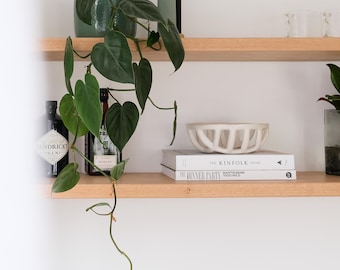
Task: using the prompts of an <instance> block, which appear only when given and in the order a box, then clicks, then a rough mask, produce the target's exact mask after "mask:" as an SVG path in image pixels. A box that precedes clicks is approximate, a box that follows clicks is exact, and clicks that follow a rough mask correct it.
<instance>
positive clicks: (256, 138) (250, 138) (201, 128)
mask: <svg viewBox="0 0 340 270" xmlns="http://www.w3.org/2000/svg"><path fill="white" fill-rule="evenodd" d="M187 130H188V134H189V138H190V140H191V142H192V143H193V145H194V146H195V147H196V148H197V149H198V150H200V151H201V152H204V153H213V152H218V153H223V154H243V153H251V152H255V151H257V150H258V149H259V148H260V147H261V145H262V144H263V143H264V142H265V141H266V139H267V137H268V133H269V125H268V124H267V123H260V124H224V123H189V124H187Z"/></svg>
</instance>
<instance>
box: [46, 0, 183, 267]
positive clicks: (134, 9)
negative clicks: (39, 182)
mask: <svg viewBox="0 0 340 270" xmlns="http://www.w3.org/2000/svg"><path fill="white" fill-rule="evenodd" d="M116 2H118V4H112V6H108V8H110V9H111V10H112V12H111V18H110V22H109V25H107V28H108V29H109V31H108V32H107V33H106V35H105V37H104V42H99V43H97V44H95V45H94V46H93V48H92V50H91V52H90V54H89V55H86V56H82V55H79V53H78V52H77V51H76V50H75V49H74V47H73V43H72V39H71V38H70V37H68V38H67V39H66V46H65V54H64V75H65V85H66V90H67V93H66V94H65V95H64V96H63V97H62V99H61V102H60V107H59V108H60V109H59V111H60V115H61V117H62V120H63V122H64V124H65V126H66V127H67V128H68V130H69V131H70V132H71V133H72V134H74V138H75V139H74V142H73V143H72V144H71V146H70V149H71V150H72V151H74V152H75V153H76V154H78V155H79V156H80V157H82V158H83V159H84V160H86V162H89V163H90V164H91V165H92V166H94V167H95V168H96V169H98V170H99V171H100V172H101V173H102V175H104V176H105V177H107V178H108V179H109V181H110V183H111V184H112V189H113V198H114V205H113V207H111V206H110V205H109V204H107V203H98V204H95V205H93V206H91V207H89V208H88V209H87V210H86V211H89V210H90V211H93V212H94V213H96V214H98V215H101V216H110V238H111V240H112V242H113V244H114V246H115V248H116V250H118V251H119V252H120V253H121V254H122V255H123V256H125V257H126V259H127V260H128V262H129V265H130V269H132V262H131V260H130V258H129V257H128V256H127V255H126V253H125V252H123V251H122V250H121V249H120V248H119V247H118V245H117V243H116V242H115V240H114V238H113V235H112V222H113V221H114V220H115V218H114V216H113V213H114V211H115V208H116V201H117V195H116V188H115V182H116V181H118V179H119V178H120V177H121V176H122V174H123V173H124V168H125V165H126V162H127V161H128V159H126V160H123V161H122V162H120V163H118V164H117V165H116V166H114V167H113V168H112V169H111V170H110V175H107V174H106V173H105V172H103V171H101V170H100V168H98V167H97V166H96V165H95V164H93V163H92V162H91V161H90V160H89V159H88V158H87V157H86V156H85V155H84V154H83V153H82V152H81V151H80V150H79V149H78V148H77V147H76V146H75V142H76V140H77V139H78V138H79V137H81V136H83V135H86V134H87V133H88V132H91V133H92V134H93V135H94V136H96V137H97V138H98V139H99V140H100V138H99V130H100V127H101V125H102V120H103V119H102V110H101V104H100V95H99V93H100V86H99V84H98V81H97V78H96V77H95V76H94V75H93V74H92V72H91V68H92V66H93V67H94V68H95V69H96V70H97V71H98V72H99V73H100V75H102V76H103V77H104V78H106V79H108V80H109V81H114V82H116V83H117V84H130V85H132V88H133V89H131V90H130V91H134V92H135V98H136V99H137V101H138V104H137V105H139V107H138V106H137V105H136V104H135V103H134V101H130V100H126V101H124V102H121V103H122V104H123V105H121V103H120V102H119V101H118V98H116V97H115V96H114V95H113V93H114V92H115V91H126V87H123V89H124V90H123V89H112V88H110V87H108V90H110V95H111V96H112V98H113V100H115V102H114V103H113V104H112V105H111V106H110V108H109V109H108V111H107V113H106V118H105V119H104V120H105V125H106V129H107V132H108V135H109V137H110V138H111V140H112V142H113V143H114V144H115V145H116V147H117V148H118V149H119V151H123V149H124V147H125V145H126V144H127V143H128V141H129V140H130V138H131V137H132V136H133V134H134V132H135V130H136V128H137V125H138V121H139V117H140V115H141V114H142V113H143V112H144V110H145V108H146V104H147V102H148V101H150V103H151V105H153V106H154V107H155V108H157V109H160V110H172V111H173V112H174V120H173V134H172V140H171V144H172V143H173V141H174V139H175V136H176V127H177V103H176V101H174V103H173V107H170V108H161V107H159V106H157V105H156V104H155V103H154V102H153V101H152V99H151V98H150V93H151V89H152V79H153V77H152V74H153V73H152V66H151V64H150V62H149V60H148V59H146V58H145V57H144V56H143V52H142V50H141V49H140V47H141V46H140V42H144V43H145V44H146V46H147V47H149V48H151V49H154V50H160V49H161V47H162V46H163V44H164V47H165V50H166V51H167V53H168V56H169V59H170V61H171V63H172V64H173V66H174V68H175V71H177V70H178V69H179V68H180V67H181V65H182V63H183V61H184V56H185V54H184V48H183V45H182V41H181V38H180V34H179V33H178V30H177V28H176V26H175V25H174V23H173V22H171V21H170V20H168V19H166V18H163V17H162V16H161V14H160V12H159V10H158V8H157V7H156V6H155V5H154V4H153V3H152V2H150V1H148V0H121V1H111V0H108V1H107V3H105V4H108V5H110V3H116ZM95 4H96V0H77V1H76V11H77V15H78V17H79V18H80V19H81V20H82V21H83V22H85V23H87V24H91V23H92V22H93V20H94V18H92V10H93V8H94V5H95ZM104 8H105V7H104ZM117 14H119V15H121V14H122V15H123V16H125V17H126V18H128V19H129V20H131V21H133V22H136V23H138V24H140V23H139V20H138V19H143V20H148V21H153V22H156V23H157V25H158V29H159V32H154V31H150V29H148V28H147V27H145V26H144V25H143V24H140V25H141V26H142V27H143V28H144V29H145V30H146V31H147V32H148V38H147V40H146V41H141V40H138V39H135V38H134V37H130V36H126V35H125V34H124V33H122V32H121V31H120V29H118V28H117V27H119V25H117V24H116V23H115V21H116V20H115V19H116V15H117ZM128 39H130V40H131V41H132V42H133V43H134V44H135V45H136V48H137V50H138V53H139V57H140V59H139V61H136V62H134V61H133V60H132V53H131V50H130V47H129V43H128ZM160 40H161V41H162V42H161V41H160ZM74 54H76V55H77V56H78V57H81V58H86V59H87V58H90V63H89V64H88V65H87V69H86V72H85V76H84V79H83V80H82V79H78V80H76V83H75V86H74V87H73V84H72V76H73V72H74ZM120 98H122V97H120ZM134 100H135V99H134ZM79 178H80V174H79V172H78V164H77V163H70V164H68V165H67V166H66V167H65V168H64V169H63V170H62V172H61V173H60V174H59V175H58V177H57V179H56V180H55V182H54V184H53V187H52V192H64V191H67V190H69V189H71V188H73V187H74V186H75V185H76V184H77V183H78V181H79ZM103 206H105V207H109V212H106V213H104V214H102V213H100V212H99V211H97V208H99V207H103Z"/></svg>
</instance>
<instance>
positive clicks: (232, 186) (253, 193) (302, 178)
mask: <svg viewBox="0 0 340 270" xmlns="http://www.w3.org/2000/svg"><path fill="white" fill-rule="evenodd" d="M53 181H54V180H53V179H51V180H50V184H49V185H45V186H44V189H45V190H44V192H45V194H49V196H51V197H52V198H111V197H112V187H111V185H110V184H109V182H108V180H107V179H106V178H105V177H102V176H89V175H82V176H81V180H80V182H79V183H78V185H77V186H76V187H74V188H73V189H72V190H69V191H67V192H64V193H52V194H51V192H50V190H51V185H52V183H53ZM116 190H117V196H118V197H119V198H219V197H302V196H303V197H312V196H340V176H331V175H326V174H325V173H323V172H299V173H298V176H297V180H292V181H285V180H283V181H280V180H279V181H278V180H275V181H274V180H273V181H268V180H263V181H257V180H256V181H175V180H172V179H171V178H169V177H167V176H165V175H163V174H161V173H126V174H124V175H123V177H122V178H121V179H120V180H119V183H118V184H117V185H116Z"/></svg>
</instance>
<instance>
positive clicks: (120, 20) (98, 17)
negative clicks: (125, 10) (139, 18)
mask: <svg viewBox="0 0 340 270" xmlns="http://www.w3.org/2000/svg"><path fill="white" fill-rule="evenodd" d="M120 1H121V0H112V1H109V0H95V4H94V5H92V8H91V21H88V22H87V23H85V22H84V21H83V20H81V19H80V18H81V17H82V18H83V19H84V18H85V17H86V15H84V14H86V12H87V8H88V6H87V5H84V4H83V3H84V1H80V0H74V31H75V35H76V37H104V36H105V34H106V33H107V32H108V31H109V30H110V29H109V28H108V26H109V25H110V24H112V25H113V28H115V29H118V30H119V31H121V32H122V33H123V34H125V35H127V36H131V37H134V36H135V35H136V29H137V25H136V23H135V22H132V21H131V20H129V19H128V18H126V17H125V15H123V14H122V12H121V11H118V12H116V14H115V16H114V17H113V18H114V19H113V21H112V22H111V21H110V20H111V12H114V11H113V9H112V4H114V5H115V4H118V3H119V2H120ZM111 2H112V3H111ZM86 18H88V17H86ZM86 18H85V19H84V20H85V21H86Z"/></svg>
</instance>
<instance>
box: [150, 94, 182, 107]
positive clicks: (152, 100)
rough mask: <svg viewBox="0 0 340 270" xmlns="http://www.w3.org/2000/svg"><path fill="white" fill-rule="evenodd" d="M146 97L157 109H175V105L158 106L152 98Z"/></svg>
mask: <svg viewBox="0 0 340 270" xmlns="http://www.w3.org/2000/svg"><path fill="white" fill-rule="evenodd" d="M148 99H149V100H150V102H151V104H152V105H153V106H154V107H156V108H157V109H159V110H174V109H176V107H175V106H174V107H167V108H162V107H159V106H157V105H156V103H155V102H153V100H152V99H151V98H150V97H148ZM175 102H176V101H175Z"/></svg>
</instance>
